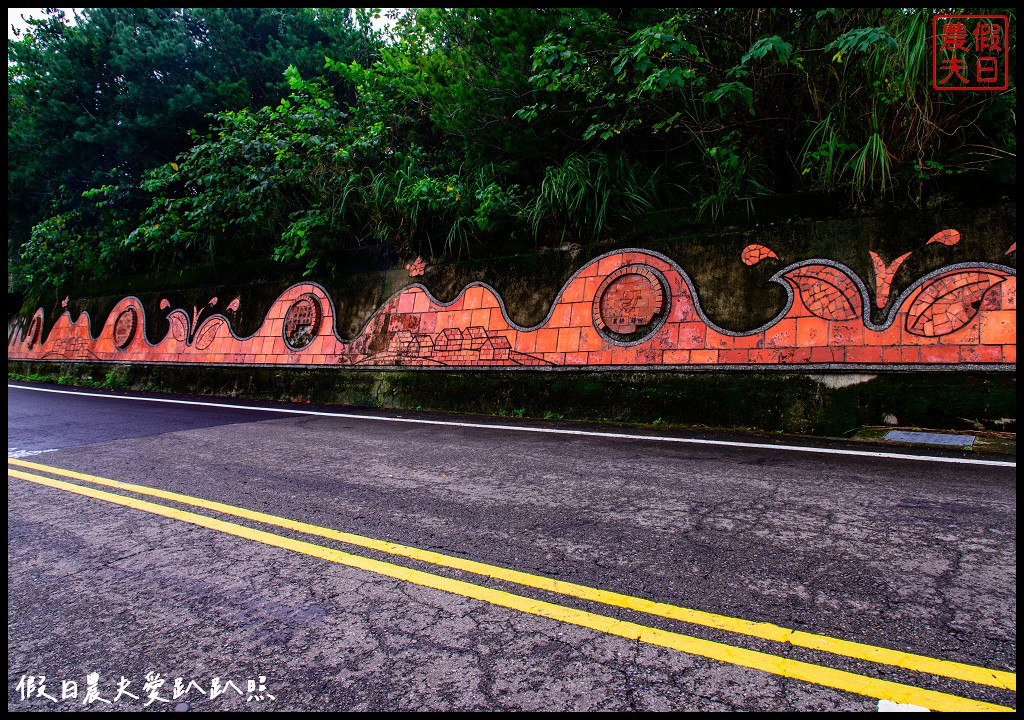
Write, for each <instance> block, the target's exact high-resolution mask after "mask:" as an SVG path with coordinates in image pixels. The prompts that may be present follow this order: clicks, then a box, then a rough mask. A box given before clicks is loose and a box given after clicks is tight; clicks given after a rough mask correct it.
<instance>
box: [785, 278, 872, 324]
mask: <svg viewBox="0 0 1024 720" xmlns="http://www.w3.org/2000/svg"><path fill="white" fill-rule="evenodd" d="M783 277H785V278H786V279H787V280H789V282H790V284H792V286H793V289H795V290H796V291H797V292H799V293H800V299H801V300H803V303H804V305H805V306H807V309H808V310H810V311H811V314H813V315H816V316H818V317H820V318H822V319H824V320H853V319H855V318H859V317H861V315H862V314H863V301H862V299H861V296H860V291H859V290H858V288H857V285H856V284H854V282H853V280H851V279H850V277H849V276H848V275H847V274H846V273H844V272H842V271H841V270H837V269H836V268H834V267H830V266H828V265H804V266H803V267H799V268H797V269H796V270H791V271H790V272H788V273H786V274H785V275H784V276H783Z"/></svg>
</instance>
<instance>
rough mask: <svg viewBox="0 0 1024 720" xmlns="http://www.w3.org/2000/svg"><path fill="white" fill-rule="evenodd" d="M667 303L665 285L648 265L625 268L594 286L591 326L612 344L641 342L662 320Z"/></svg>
mask: <svg viewBox="0 0 1024 720" xmlns="http://www.w3.org/2000/svg"><path fill="white" fill-rule="evenodd" d="M668 304H669V301H668V283H667V282H666V280H665V278H664V276H663V275H662V274H661V273H660V272H658V271H657V270H655V269H654V268H652V267H650V266H648V265H627V266H625V267H621V268H619V269H618V270H616V271H615V272H613V273H612V274H611V275H609V276H608V277H606V278H605V279H604V282H602V283H601V285H600V287H598V289H597V294H596V295H595V300H594V326H595V327H596V328H597V329H598V331H599V332H600V333H601V334H602V335H603V336H604V337H605V338H606V339H608V340H611V341H613V342H616V343H622V344H626V345H632V344H635V343H638V342H643V341H644V340H646V339H647V338H648V337H650V336H651V335H653V334H654V331H655V330H657V329H658V328H659V327H660V326H661V324H662V323H663V322H664V321H665V317H666V316H667V315H668Z"/></svg>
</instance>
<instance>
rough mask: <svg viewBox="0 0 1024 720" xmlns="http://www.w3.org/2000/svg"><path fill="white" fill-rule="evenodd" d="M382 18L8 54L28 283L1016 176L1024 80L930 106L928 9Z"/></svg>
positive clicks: (883, 196) (358, 15)
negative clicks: (384, 28)
mask: <svg viewBox="0 0 1024 720" xmlns="http://www.w3.org/2000/svg"><path fill="white" fill-rule="evenodd" d="M378 14H379V11H377V10H374V9H344V8H201V9H168V8H92V9H87V10H84V11H82V12H81V13H80V15H78V16H77V18H76V22H75V23H73V24H69V23H68V22H67V18H65V17H64V16H63V15H62V13H61V12H60V11H57V10H51V11H49V12H48V14H47V15H46V16H45V17H44V18H43V19H41V20H38V21H34V22H33V23H32V24H31V26H30V29H29V30H28V31H27V32H26V33H24V34H23V35H22V36H20V37H18V38H16V39H15V40H13V41H11V42H9V43H8V207H9V213H8V260H9V264H10V267H11V273H12V277H13V279H14V281H15V284H16V285H17V286H18V287H20V288H30V287H32V288H42V287H57V286H63V285H66V284H68V283H71V282H73V281H76V280H92V279H98V278H103V277H110V276H114V275H117V274H121V273H128V272H144V271H148V270H151V269H162V268H184V267H189V266H194V265H197V264H201V263H210V262H219V263H223V262H225V261H228V260H230V259H233V258H238V257H246V258H251V259H253V260H259V259H266V260H268V261H269V260H276V261H278V262H281V263H284V264H285V266H286V267H285V268H283V269H282V270H283V271H284V272H287V273H289V274H290V273H292V272H303V273H305V274H307V275H320V274H324V273H332V272H337V271H343V270H344V268H345V267H346V265H347V264H349V263H350V262H351V261H352V259H353V257H354V253H355V252H356V251H357V249H358V248H360V247H361V246H365V245H368V244H376V245H384V246H385V247H387V248H389V249H390V250H391V252H392V253H393V255H396V256H397V255H401V256H403V257H408V256H409V255H415V254H429V255H431V256H434V257H439V256H444V255H464V254H468V253H479V252H482V253H487V252H492V251H497V250H496V249H497V248H499V247H500V248H502V251H505V250H507V249H508V248H517V247H518V248H526V247H527V246H528V245H529V244H531V243H533V242H535V241H536V238H544V239H545V240H547V239H549V238H550V239H553V238H558V237H560V238H561V239H562V240H563V241H565V240H569V239H571V240H573V241H576V242H589V241H592V240H594V239H597V238H600V237H601V236H602V235H607V234H609V233H610V232H612V230H613V229H614V227H615V226H616V224H619V223H625V222H629V221H630V220H633V219H636V218H638V217H640V216H642V215H644V214H645V213H647V212H649V211H651V210H657V209H664V208H672V209H674V210H678V211H679V216H680V218H681V219H686V220H691V221H698V220H705V221H711V222H721V221H724V220H725V219H726V218H729V219H732V220H735V219H741V218H742V217H743V216H747V217H750V216H752V215H753V214H754V213H755V212H756V210H757V202H756V201H757V199H758V198H761V197H765V196H768V195H772V194H776V193H780V194H781V193H784V194H795V193H801V192H806V191H824V192H826V193H832V194H834V195H839V194H840V193H842V194H843V195H844V196H845V198H846V202H847V206H848V208H849V209H850V210H851V211H853V210H857V209H859V208H862V207H866V206H870V205H880V204H887V205H901V206H906V205H908V204H916V205H918V206H924V205H925V204H926V203H927V196H928V193H929V192H930V191H931V190H932V189H934V188H935V187H937V186H938V183H940V182H942V181H944V180H948V179H951V178H956V177H959V176H964V177H965V178H968V177H982V176H983V175H990V176H993V177H995V178H998V179H999V180H1000V181H1002V182H1004V183H1009V184H1012V183H1014V182H1015V178H1016V162H1015V160H1016V119H1015V118H1016V115H1015V113H1016V105H1015V101H1016V82H1015V77H1016V69H1015V66H1014V65H1013V64H1011V70H1010V89H1009V90H1008V91H1006V92H1002V93H949V92H947V93H939V92H935V91H934V90H932V89H931V84H930V80H931V78H930V59H931V53H930V47H931V46H930V42H931V39H930V35H929V33H930V31H931V30H930V28H931V19H932V11H930V10H926V9H913V8H845V9H844V8H832V9H828V10H821V11H816V10H806V9H800V8H778V9H765V8H685V9H680V8H635V9H632V8H614V9H603V8H419V9H410V10H408V11H407V12H405V13H404V14H402V15H401V17H399V18H397V22H396V23H395V24H394V26H393V29H392V31H391V33H390V34H389V36H388V37H387V38H385V37H383V36H382V35H381V34H380V33H378V32H377V31H375V30H374V29H373V27H372V24H371V20H372V19H373V18H374V17H375V15H378ZM1015 20H1016V15H1015V11H1011V22H1010V35H1011V37H1010V38H1007V44H1008V46H1009V47H1010V49H1011V54H1013V53H1015V48H1016V44H1015V43H1016V36H1015V28H1016V25H1015Z"/></svg>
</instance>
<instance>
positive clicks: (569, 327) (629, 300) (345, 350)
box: [8, 246, 1017, 370]
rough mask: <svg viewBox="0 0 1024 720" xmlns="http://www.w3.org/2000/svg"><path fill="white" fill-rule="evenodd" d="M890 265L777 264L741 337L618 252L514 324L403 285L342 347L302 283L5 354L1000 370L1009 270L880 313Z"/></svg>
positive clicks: (994, 269)
mask: <svg viewBox="0 0 1024 720" xmlns="http://www.w3.org/2000/svg"><path fill="white" fill-rule="evenodd" d="M769 258H776V259H777V256H776V255H775V253H773V252H771V251H770V250H769V249H768V248H764V247H763V246H751V247H750V248H748V249H746V250H744V253H743V256H742V261H743V262H745V263H747V264H753V263H756V262H760V261H762V260H765V259H769ZM904 259H905V256H904V257H901V258H897V259H896V260H895V261H894V262H892V263H890V264H886V263H885V262H884V261H883V260H882V259H881V258H878V259H873V260H874V263H875V268H876V277H875V278H874V280H875V292H874V294H873V295H874V297H873V298H872V293H870V292H869V290H868V287H867V285H866V284H865V283H864V281H863V280H861V278H859V277H858V276H857V275H856V274H855V273H854V272H853V271H851V270H850V269H849V268H848V267H846V266H844V265H841V264H839V263H835V262H831V261H827V260H811V261H805V262H799V263H795V264H791V265H789V266H787V267H785V268H783V269H781V270H779V271H778V272H777V273H776V274H775V275H774V276H773V277H772V278H771V281H772V282H776V283H779V284H780V285H782V286H783V287H784V288H785V289H786V292H787V294H788V300H787V302H786V304H785V307H784V309H783V310H782V312H780V313H779V315H778V316H777V317H775V318H774V319H773V320H771V321H770V322H768V323H766V324H765V325H763V326H761V327H759V328H757V329H755V330H752V331H749V332H733V331H730V330H728V329H725V328H722V327H719V326H717V325H716V324H715V323H714V322H712V321H711V320H710V319H708V317H707V316H706V315H705V314H704V312H703V310H702V309H701V306H700V303H699V300H698V296H697V292H696V289H695V288H694V285H693V283H692V281H691V280H690V278H689V277H688V276H687V275H686V273H685V272H684V271H683V269H682V268H680V267H679V266H678V265H677V264H676V263H675V262H673V261H672V260H671V259H670V258H668V257H665V256H664V255H661V254H659V253H656V252H652V251H647V250H638V249H628V250H619V251H615V252H612V253H608V254H606V255H602V256H601V257H598V258H596V259H594V260H592V261H590V262H589V263H587V264H586V265H585V266H584V267H582V268H581V269H580V270H579V271H577V272H576V274H575V275H573V276H572V277H571V278H570V279H569V280H568V282H566V284H565V285H564V286H563V287H562V289H561V291H560V292H559V294H558V296H557V297H556V299H555V302H554V303H553V305H552V307H551V309H550V311H549V312H548V315H547V317H546V318H544V320H543V321H542V322H540V323H539V324H537V325H535V326H533V327H522V326H519V325H517V324H516V323H514V322H513V321H512V320H511V319H510V318H509V316H508V313H507V312H506V309H505V306H504V303H503V301H502V299H501V298H500V297H499V296H498V294H497V292H496V291H495V290H494V289H493V288H491V287H490V286H489V285H486V284H484V283H473V284H471V285H469V286H467V287H466V288H465V289H464V290H463V291H462V293H461V294H460V295H459V296H458V297H457V298H456V299H455V300H453V301H452V302H450V303H442V302H440V301H438V300H437V299H436V298H435V297H433V296H432V295H431V294H430V292H429V291H428V290H427V289H426V288H425V287H424V286H423V285H420V284H418V283H417V284H413V285H410V286H409V287H406V288H405V289H403V290H401V291H400V292H398V293H396V294H395V295H394V296H392V297H391V298H390V299H389V300H388V301H387V302H385V303H384V304H383V305H382V306H381V307H380V308H379V309H378V310H377V311H376V312H375V313H374V315H373V316H372V317H371V318H370V320H369V321H368V322H367V324H366V325H365V326H364V328H363V329H362V331H361V332H360V333H359V335H358V336H357V337H355V338H353V339H351V340H346V339H344V338H342V337H341V336H340V335H339V334H338V333H337V330H336V326H335V311H334V304H333V302H332V300H331V298H330V296H329V295H328V293H327V292H326V291H325V290H324V288H323V287H321V286H320V285H318V284H316V283H311V282H305V283H298V284H295V285H293V286H292V287H290V288H288V289H287V290H286V291H285V292H284V293H282V294H281V295H280V297H278V299H277V300H276V301H275V302H274V303H273V305H272V306H271V308H270V311H269V312H268V313H267V315H266V317H265V319H264V321H263V324H262V325H261V327H260V328H259V330H257V331H256V332H255V333H254V334H253V335H251V336H249V337H239V336H237V335H235V333H234V331H233V330H232V327H231V319H230V315H231V314H232V313H233V312H234V311H235V310H236V309H237V308H238V307H239V302H241V301H243V299H240V298H236V299H235V300H233V301H232V302H231V303H229V304H228V306H227V308H226V309H225V311H224V312H225V313H226V314H224V313H213V314H210V313H209V312H208V311H209V309H210V308H212V307H215V306H216V303H217V298H212V299H211V301H210V303H209V307H208V308H204V310H206V311H207V312H206V313H204V312H200V311H199V310H198V309H197V308H193V309H192V312H191V314H190V313H189V312H187V311H186V310H184V309H172V308H171V307H170V304H169V303H167V301H163V302H161V311H162V312H165V313H167V319H168V325H169V328H168V331H167V334H166V335H165V336H164V337H163V338H160V339H158V340H157V341H156V342H153V341H151V340H150V339H149V338H147V337H146V335H145V330H144V329H145V327H146V323H145V310H144V309H143V306H142V303H141V302H140V301H139V299H138V298H135V297H127V298H124V299H123V300H121V301H120V302H119V303H118V304H117V305H116V306H115V307H114V309H113V311H112V312H111V313H110V315H109V316H108V318H107V321H106V323H105V325H104V327H103V329H102V332H101V333H100V334H99V337H98V338H97V339H95V340H94V339H93V338H92V335H91V333H90V327H89V322H90V320H89V316H88V314H86V313H82V315H81V316H80V317H79V318H78V320H77V321H75V322H72V321H71V316H70V314H69V313H67V312H64V313H63V314H62V315H61V316H60V317H59V318H58V319H57V321H56V323H55V324H54V326H53V328H52V329H51V331H50V332H49V334H48V335H47V337H46V338H45V339H44V338H42V337H41V330H42V327H43V311H42V309H40V310H37V311H36V313H35V315H34V316H33V317H32V318H31V320H30V321H29V322H28V323H22V324H21V325H20V326H19V327H18V328H16V329H15V331H14V332H13V334H12V336H11V338H10V339H9V342H8V358H9V359H18V360H52V361H68V360H70V361H102V362H128V363H200V364H231V365H310V366H332V365H333V366H346V367H357V368H358V367H375V368H399V367H400V368H407V367H422V368H444V367H448V368H489V367H502V368H555V367H572V368H601V367H639V366H656V367H675V368H684V367H685V368H721V367H732V368H737V367H753V368H758V369H761V368H791V367H792V366H802V367H827V368H850V369H855V368H874V367H881V368H894V369H895V368H909V369H914V368H919V369H926V368H929V367H932V368H934V367H937V366H944V365H951V364H955V365H964V364H967V365H982V366H987V367H992V368H999V369H1008V370H1010V369H1014V368H1015V363H1016V358H1017V322H1016V297H1017V291H1016V288H1017V279H1016V271H1015V270H1014V269H1013V268H1011V267H1007V266H1003V265H996V264H991V263H969V264H958V265H950V266H947V267H944V268H940V269H939V270H936V271H934V272H931V273H929V274H928V275H926V276H924V277H922V278H920V279H918V280H917V281H916V282H914V283H913V284H912V285H911V286H910V287H909V288H907V289H906V290H905V291H904V292H903V293H901V294H900V296H899V297H898V298H896V299H894V300H892V301H891V303H890V302H889V300H890V298H889V292H890V283H891V280H892V277H893V275H894V274H895V271H896V269H897V268H898V266H899V264H900V263H902V261H903V260H904ZM418 269H420V271H421V272H420V273H418V274H422V269H421V268H418ZM872 300H874V303H873V302H872ZM873 304H877V305H878V306H879V307H885V306H886V305H887V304H889V308H890V309H889V312H888V314H887V316H886V318H885V321H884V322H883V323H881V324H875V323H873V322H872V321H871V319H870V308H871V307H872V305H873ZM204 314H208V317H205V319H202V321H201V322H199V320H200V318H201V317H202V316H203V315H204Z"/></svg>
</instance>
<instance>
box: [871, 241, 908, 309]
mask: <svg viewBox="0 0 1024 720" xmlns="http://www.w3.org/2000/svg"><path fill="white" fill-rule="evenodd" d="M869 254H870V255H871V263H872V265H874V268H875V304H876V305H877V306H878V307H880V308H884V307H885V304H886V303H887V302H888V301H889V293H890V292H891V291H892V279H893V277H894V276H895V275H896V271H897V270H899V269H900V265H902V264H903V262H904V261H905V260H906V259H907V258H908V257H910V256H911V255H913V254H914V253H913V252H908V253H903V254H902V255H900V256H899V257H898V258H896V259H895V260H893V261H892V263H891V264H889V265H886V264H885V261H884V260H882V258H881V256H879V254H878V253H876V252H874V251H869Z"/></svg>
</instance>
